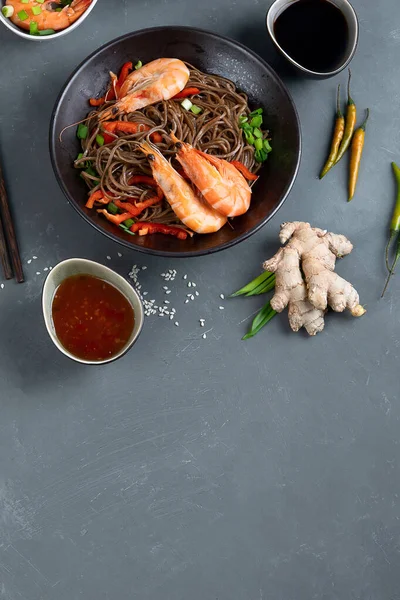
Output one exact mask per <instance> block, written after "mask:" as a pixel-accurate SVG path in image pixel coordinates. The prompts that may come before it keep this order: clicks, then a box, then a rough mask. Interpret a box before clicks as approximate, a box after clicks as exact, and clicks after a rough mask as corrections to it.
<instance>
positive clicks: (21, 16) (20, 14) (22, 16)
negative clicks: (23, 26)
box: [17, 10, 29, 21]
mask: <svg viewBox="0 0 400 600" xmlns="http://www.w3.org/2000/svg"><path fill="white" fill-rule="evenodd" d="M17 16H18V19H19V20H20V21H26V20H27V19H29V15H28V13H27V12H26V10H20V11H19V12H17Z"/></svg>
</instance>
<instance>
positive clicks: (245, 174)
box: [231, 160, 258, 181]
mask: <svg viewBox="0 0 400 600" xmlns="http://www.w3.org/2000/svg"><path fill="white" fill-rule="evenodd" d="M231 165H233V166H234V167H236V169H237V170H238V171H239V172H240V173H241V174H242V175H243V177H244V178H245V179H248V180H249V181H256V180H257V179H258V175H254V173H252V172H251V171H249V169H248V168H247V167H245V165H244V164H243V163H241V162H239V161H238V160H233V161H232V162H231Z"/></svg>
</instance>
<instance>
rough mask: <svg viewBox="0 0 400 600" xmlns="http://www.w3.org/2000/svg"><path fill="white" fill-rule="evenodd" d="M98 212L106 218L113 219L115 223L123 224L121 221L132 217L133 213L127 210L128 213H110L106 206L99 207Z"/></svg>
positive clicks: (112, 221)
mask: <svg viewBox="0 0 400 600" xmlns="http://www.w3.org/2000/svg"><path fill="white" fill-rule="evenodd" d="M97 212H98V213H100V214H102V215H104V216H105V218H106V219H107V220H108V221H111V223H114V225H121V223H123V222H124V221H126V220H127V219H130V218H131V216H132V215H131V214H130V213H128V212H126V213H122V214H120V215H112V214H111V213H109V212H108V211H107V210H106V209H105V208H99V209H97Z"/></svg>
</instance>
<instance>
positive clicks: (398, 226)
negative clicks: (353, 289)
mask: <svg viewBox="0 0 400 600" xmlns="http://www.w3.org/2000/svg"><path fill="white" fill-rule="evenodd" d="M392 168H393V173H394V176H395V178H396V184H397V197H396V204H395V206H394V211H393V216H392V220H391V222H390V234H389V239H388V243H387V244H386V251H385V258H386V267H387V270H388V271H389V275H388V278H387V279H386V283H385V287H384V288H383V292H382V296H381V297H382V298H383V296H384V294H385V292H386V289H387V287H388V285H389V281H390V279H391V277H392V275H393V273H394V269H395V267H396V264H397V261H398V260H399V258H400V235H399V232H400V169H399V167H398V166H397V165H396V163H394V162H392ZM396 236H397V244H396V251H395V255H394V259H393V262H392V264H391V265H389V250H390V247H391V245H392V242H393V240H394V239H395V237H396Z"/></svg>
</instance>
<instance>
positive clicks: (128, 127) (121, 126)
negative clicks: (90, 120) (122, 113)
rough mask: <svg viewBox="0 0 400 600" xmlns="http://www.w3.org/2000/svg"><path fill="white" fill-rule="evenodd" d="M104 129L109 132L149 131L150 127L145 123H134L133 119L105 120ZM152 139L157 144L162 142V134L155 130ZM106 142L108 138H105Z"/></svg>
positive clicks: (131, 132)
mask: <svg viewBox="0 0 400 600" xmlns="http://www.w3.org/2000/svg"><path fill="white" fill-rule="evenodd" d="M102 127H103V129H104V130H105V131H106V132H108V133H117V132H119V133H128V134H129V133H130V134H133V133H143V132H145V131H149V130H150V127H149V126H148V125H145V124H144V123H133V122H132V121H104V123H102ZM150 137H151V140H152V141H153V142H155V143H156V144H159V143H161V142H162V135H161V134H160V133H159V132H158V131H155V132H154V133H152V134H151V136H150ZM114 139H115V138H114ZM104 143H106V140H105V139H104ZM107 143H108V142H107Z"/></svg>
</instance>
